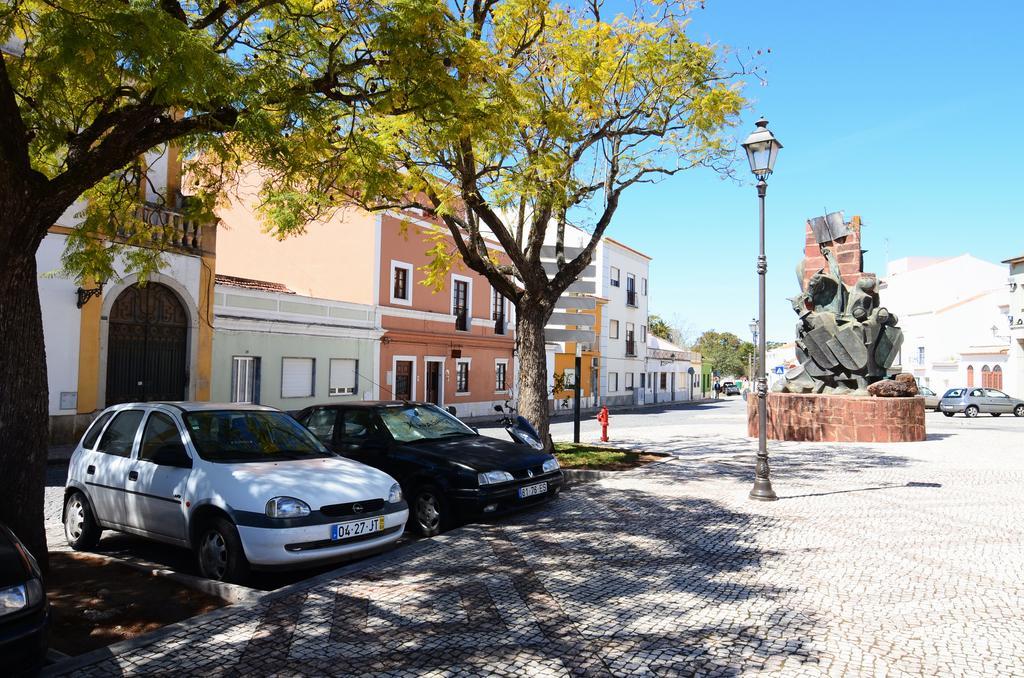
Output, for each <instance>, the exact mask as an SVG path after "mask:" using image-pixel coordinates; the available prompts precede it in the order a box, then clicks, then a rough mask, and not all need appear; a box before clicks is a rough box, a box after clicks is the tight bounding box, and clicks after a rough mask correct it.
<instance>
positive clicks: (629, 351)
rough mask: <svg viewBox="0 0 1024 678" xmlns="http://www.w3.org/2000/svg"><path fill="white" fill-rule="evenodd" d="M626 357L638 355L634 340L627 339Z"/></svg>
mask: <svg viewBox="0 0 1024 678" xmlns="http://www.w3.org/2000/svg"><path fill="white" fill-rule="evenodd" d="M626 355H628V356H635V355H636V342H635V341H633V340H632V339H626Z"/></svg>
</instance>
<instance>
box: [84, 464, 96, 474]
mask: <svg viewBox="0 0 1024 678" xmlns="http://www.w3.org/2000/svg"><path fill="white" fill-rule="evenodd" d="M85 473H86V475H90V476H91V475H95V474H96V467H95V466H89V467H88V468H87V469H85Z"/></svg>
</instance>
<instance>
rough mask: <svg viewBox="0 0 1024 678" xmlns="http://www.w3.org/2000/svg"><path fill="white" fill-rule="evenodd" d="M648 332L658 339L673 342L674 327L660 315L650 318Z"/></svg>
mask: <svg viewBox="0 0 1024 678" xmlns="http://www.w3.org/2000/svg"><path fill="white" fill-rule="evenodd" d="M647 331H648V332H650V333H651V334H653V335H654V336H656V337H661V338H662V339H666V340H668V341H672V327H671V326H669V324H668V323H667V322H665V321H664V320H663V319H662V317H661V316H660V315H651V316H648V318H647Z"/></svg>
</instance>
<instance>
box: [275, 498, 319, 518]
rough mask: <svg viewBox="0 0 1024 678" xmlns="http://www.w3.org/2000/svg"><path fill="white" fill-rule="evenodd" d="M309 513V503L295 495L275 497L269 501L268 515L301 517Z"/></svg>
mask: <svg viewBox="0 0 1024 678" xmlns="http://www.w3.org/2000/svg"><path fill="white" fill-rule="evenodd" d="M309 513H310V511H309V504H307V503H306V502H304V501H302V500H301V499H296V498H295V497H274V498H273V499H271V500H270V501H268V502H267V515H268V516H270V517H271V518H301V517H303V516H308V515H309Z"/></svg>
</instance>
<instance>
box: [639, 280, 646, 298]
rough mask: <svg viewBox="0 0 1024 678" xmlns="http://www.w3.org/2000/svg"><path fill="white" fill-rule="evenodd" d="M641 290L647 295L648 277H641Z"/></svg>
mask: <svg viewBox="0 0 1024 678" xmlns="http://www.w3.org/2000/svg"><path fill="white" fill-rule="evenodd" d="M640 291H641V293H642V294H643V295H644V296H645V297H646V296H647V278H640Z"/></svg>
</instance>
